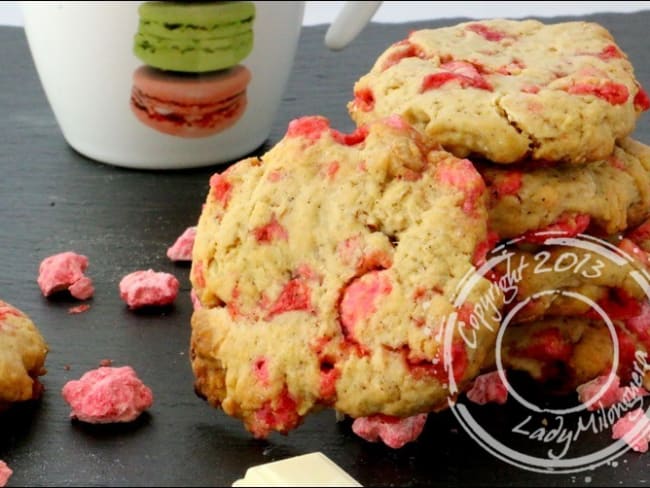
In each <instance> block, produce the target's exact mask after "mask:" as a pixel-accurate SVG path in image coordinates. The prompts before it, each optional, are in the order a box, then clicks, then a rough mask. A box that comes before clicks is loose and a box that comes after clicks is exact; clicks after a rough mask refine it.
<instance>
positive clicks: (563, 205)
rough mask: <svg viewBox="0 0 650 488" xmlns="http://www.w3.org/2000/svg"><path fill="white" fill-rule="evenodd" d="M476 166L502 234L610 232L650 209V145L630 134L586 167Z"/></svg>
mask: <svg viewBox="0 0 650 488" xmlns="http://www.w3.org/2000/svg"><path fill="white" fill-rule="evenodd" d="M477 168H478V169H479V172H480V173H481V175H482V176H483V178H484V179H485V182H486V184H487V186H488V191H489V216H490V228H491V229H492V230H493V231H495V232H496V233H497V234H498V236H499V237H500V238H501V239H509V238H512V237H516V236H521V235H524V234H526V233H528V237H532V235H531V234H532V233H534V232H535V231H540V230H545V229H549V228H556V229H562V228H565V229H570V228H574V229H575V233H576V234H577V233H579V232H583V231H585V230H588V231H589V232H591V233H595V234H599V235H603V234H606V235H611V234H616V233H617V232H622V231H624V230H626V229H628V228H629V227H632V226H636V225H639V224H640V223H641V222H643V221H644V220H645V219H646V218H647V217H648V215H649V214H650V147H648V146H646V145H645V144H641V143H640V142H637V141H634V140H632V139H629V138H627V139H624V140H622V141H621V142H620V143H619V144H618V145H617V146H616V148H615V149H614V152H613V153H612V154H611V155H609V156H608V157H607V158H605V159H603V160H600V161H594V162H591V163H590V164H589V165H586V166H575V165H552V166H543V165H542V166H539V165H537V166H536V165H530V164H529V163H523V164H521V165H514V166H509V167H508V168H507V169H504V168H500V167H495V165H488V164H483V165H477ZM542 240H543V239H542ZM533 241H534V238H533Z"/></svg>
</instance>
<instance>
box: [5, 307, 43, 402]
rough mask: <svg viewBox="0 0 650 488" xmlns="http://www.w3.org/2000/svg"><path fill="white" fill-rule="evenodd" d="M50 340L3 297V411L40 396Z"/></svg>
mask: <svg viewBox="0 0 650 488" xmlns="http://www.w3.org/2000/svg"><path fill="white" fill-rule="evenodd" d="M46 355H47V344H46V343H45V340H44V339H43V336H41V334H40V332H39V331H38V329H37V328H36V326H35V325H34V323H33V322H32V321H31V320H30V319H29V317H27V315H25V314H24V313H23V312H21V311H20V310H18V309H17V308H15V307H13V306H11V305H9V304H8V303H6V302H3V301H2V300H0V411H1V410H3V409H4V408H6V407H8V406H9V405H10V404H12V403H14V402H23V401H27V400H33V399H37V398H39V397H40V395H41V392H42V390H43V386H42V385H41V384H40V382H39V381H38V377H39V376H41V375H44V374H45V372H46V370H45V356H46Z"/></svg>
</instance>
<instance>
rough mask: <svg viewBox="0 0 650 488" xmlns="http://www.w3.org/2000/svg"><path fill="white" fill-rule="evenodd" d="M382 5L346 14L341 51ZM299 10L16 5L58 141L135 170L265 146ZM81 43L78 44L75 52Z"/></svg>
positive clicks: (336, 34)
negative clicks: (59, 134)
mask: <svg viewBox="0 0 650 488" xmlns="http://www.w3.org/2000/svg"><path fill="white" fill-rule="evenodd" d="M380 3H381V2H346V4H345V5H344V7H343V10H342V11H341V12H340V13H339V16H338V17H337V19H336V20H335V22H334V23H333V24H332V26H331V27H330V29H329V31H328V34H327V36H326V44H327V45H328V46H329V47H330V48H332V49H340V48H342V47H343V46H344V45H345V44H347V43H348V42H349V41H351V40H352V38H354V36H355V35H356V34H358V32H359V31H360V30H361V29H362V28H363V26H364V25H365V24H366V23H367V22H368V21H369V20H370V18H371V17H372V14H373V13H374V12H375V11H376V9H377V8H378V6H379V4H380ZM304 4H305V2H251V1H236V2H223V1H222V2H205V1H199V2H197V1H172V2H169V1H164V2H163V1H155V2H154V1H147V2H89V1H88V2H76V1H67V2H47V1H43V2H22V9H23V15H24V19H25V33H26V35H27V40H28V43H29V47H30V50H31V53H32V57H33V59H34V63H35V65H36V68H37V71H38V74H39V77H40V80H41V83H42V85H43V88H44V90H45V94H46V95H47V98H48V101H49V103H50V106H51V108H52V110H53V112H54V115H55V117H56V119H57V122H58V124H59V126H60V128H61V131H62V132H63V136H64V138H65V140H66V141H67V142H68V144H69V145H70V146H72V147H73V148H74V149H75V150H77V151H78V152H80V153H82V154H84V155H85V156H87V157H89V158H91V159H94V160H97V161H101V162H104V163H108V164H113V165H117V166H123V167H131V168H143V169H179V168H190V167H199V166H208V165H214V164H219V163H225V162H230V161H234V160H236V159H239V158H242V157H244V156H246V155H247V154H250V153H251V152H252V151H254V150H255V149H257V148H258V147H260V146H261V145H262V144H263V143H264V141H265V140H266V139H267V138H268V136H269V134H270V132H271V127H272V125H273V121H274V118H275V116H276V113H277V111H278V108H279V106H280V103H281V101H282V96H283V94H284V91H285V88H286V84H287V81H288V79H289V75H290V74H291V69H292V66H293V61H294V57H295V53H296V49H297V48H298V40H299V35H300V29H301V27H302V18H303V13H304V7H305V5H304ZM80 39H83V42H80Z"/></svg>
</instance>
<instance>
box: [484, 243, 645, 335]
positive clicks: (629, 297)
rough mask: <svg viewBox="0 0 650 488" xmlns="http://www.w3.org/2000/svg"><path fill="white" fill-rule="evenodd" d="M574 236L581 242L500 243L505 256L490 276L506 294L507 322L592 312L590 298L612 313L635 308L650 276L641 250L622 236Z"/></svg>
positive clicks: (618, 314) (629, 312)
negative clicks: (525, 246) (527, 245)
mask: <svg viewBox="0 0 650 488" xmlns="http://www.w3.org/2000/svg"><path fill="white" fill-rule="evenodd" d="M578 242H579V243H580V245H581V246H584V247H577V246H574V245H571V243H569V244H567V245H560V244H558V245H545V246H542V247H537V246H535V247H532V248H530V249H522V248H519V247H517V246H508V247H506V248H504V249H503V251H502V252H503V253H504V256H507V258H506V259H503V260H502V261H500V262H499V263H498V264H497V265H496V266H495V267H494V273H495V275H496V276H495V278H494V279H495V280H498V282H499V283H500V286H501V288H502V290H503V291H504V293H505V294H506V296H507V298H506V301H507V304H506V305H505V307H504V311H505V313H506V314H510V317H509V320H510V321H511V322H512V323H523V322H530V321H533V320H537V319H540V318H542V317H556V316H568V317H580V316H585V315H587V316H588V317H591V318H598V312H596V310H594V309H593V306H592V305H591V303H590V302H595V303H596V304H598V305H599V306H600V308H601V309H602V311H603V312H604V313H605V314H607V315H608V316H609V317H610V318H612V319H624V318H628V317H631V316H634V315H636V314H638V313H639V311H640V306H641V303H642V301H643V300H644V299H647V297H646V292H645V289H644V288H645V287H646V286H647V285H646V283H647V282H648V280H650V274H648V269H649V268H648V264H649V261H648V259H647V255H646V253H645V252H644V251H642V250H640V249H639V248H638V246H636V245H635V244H634V243H632V241H630V240H629V239H627V238H624V239H620V240H615V241H614V242H607V241H603V240H595V239H581V240H579V241H578ZM615 244H617V245H615ZM511 311H512V312H511Z"/></svg>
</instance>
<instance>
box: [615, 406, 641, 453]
mask: <svg viewBox="0 0 650 488" xmlns="http://www.w3.org/2000/svg"><path fill="white" fill-rule="evenodd" d="M633 429H639V430H638V432H637V433H636V434H635V435H634V436H632V431H633ZM649 438H650V421H649V420H648V417H646V415H645V412H644V411H643V409H642V408H637V409H636V410H632V411H631V412H628V413H627V414H626V415H625V416H624V417H622V418H620V419H618V420H617V421H616V423H615V424H614V427H613V428H612V439H623V440H624V441H625V442H626V443H627V445H628V446H630V447H631V448H632V450H633V451H636V452H646V451H647V450H648V440H649Z"/></svg>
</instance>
